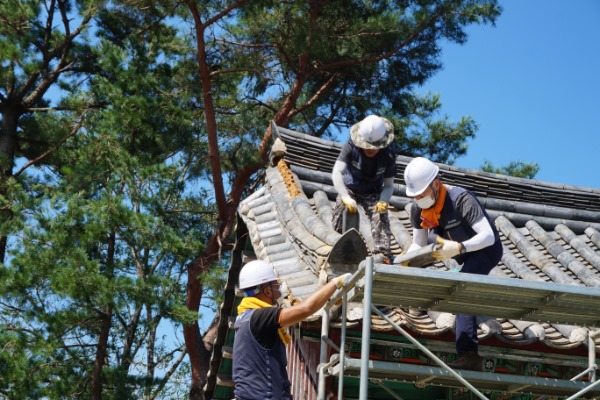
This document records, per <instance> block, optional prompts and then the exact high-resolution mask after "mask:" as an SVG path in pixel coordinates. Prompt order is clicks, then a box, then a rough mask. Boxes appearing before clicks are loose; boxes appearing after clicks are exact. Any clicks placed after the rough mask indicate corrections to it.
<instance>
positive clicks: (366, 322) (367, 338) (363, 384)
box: [359, 257, 373, 400]
mask: <svg viewBox="0 0 600 400" xmlns="http://www.w3.org/2000/svg"><path fill="white" fill-rule="evenodd" d="M366 264H367V265H366V270H365V295H364V299H363V308H364V314H363V328H362V344H361V350H360V395H359V400H368V399H367V396H368V394H369V354H370V344H371V300H372V292H373V257H367V262H366Z"/></svg>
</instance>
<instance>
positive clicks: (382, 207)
mask: <svg viewBox="0 0 600 400" xmlns="http://www.w3.org/2000/svg"><path fill="white" fill-rule="evenodd" d="M373 209H374V210H375V212H376V213H384V212H386V211H387V210H388V203H387V201H379V202H377V204H375V207H374V208H373Z"/></svg>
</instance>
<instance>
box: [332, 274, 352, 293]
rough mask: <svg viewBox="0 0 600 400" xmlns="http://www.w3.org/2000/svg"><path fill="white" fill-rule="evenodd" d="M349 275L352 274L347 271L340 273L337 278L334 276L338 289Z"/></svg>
mask: <svg viewBox="0 0 600 400" xmlns="http://www.w3.org/2000/svg"><path fill="white" fill-rule="evenodd" d="M351 276H352V274H351V273H349V272H347V273H345V274H344V275H340V276H338V277H337V278H335V287H336V288H338V289H341V288H342V287H344V285H345V284H346V279H348V278H349V277H351Z"/></svg>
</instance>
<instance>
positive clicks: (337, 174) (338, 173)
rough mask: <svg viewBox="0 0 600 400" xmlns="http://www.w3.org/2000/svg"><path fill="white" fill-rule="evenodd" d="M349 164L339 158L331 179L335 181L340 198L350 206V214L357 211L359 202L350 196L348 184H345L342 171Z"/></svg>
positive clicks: (334, 184) (334, 165)
mask: <svg viewBox="0 0 600 400" xmlns="http://www.w3.org/2000/svg"><path fill="white" fill-rule="evenodd" d="M346 167H347V165H346V163H345V162H344V161H341V160H337V161H336V162H335V164H333V171H332V172H331V180H332V181H333V187H334V188H335V190H336V191H337V192H338V194H339V195H340V199H341V200H342V202H343V203H344V204H345V205H346V208H348V211H349V212H350V214H353V213H355V212H356V210H357V208H358V204H356V200H354V199H353V198H352V197H350V194H349V193H348V189H346V184H344V177H343V175H342V173H343V172H344V170H345V169H346Z"/></svg>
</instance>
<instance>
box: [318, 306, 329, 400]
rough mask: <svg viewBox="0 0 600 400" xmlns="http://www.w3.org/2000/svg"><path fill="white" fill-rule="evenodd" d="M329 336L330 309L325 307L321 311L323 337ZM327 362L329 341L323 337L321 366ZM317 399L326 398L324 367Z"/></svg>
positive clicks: (320, 376) (320, 356)
mask: <svg viewBox="0 0 600 400" xmlns="http://www.w3.org/2000/svg"><path fill="white" fill-rule="evenodd" d="M328 336H329V309H328V308H324V309H323V312H322V313H321V338H323V337H328ZM326 362H327V343H326V342H325V340H323V339H321V352H320V355H319V363H320V364H319V366H320V367H322V366H323V365H325V363H326ZM317 399H318V400H325V374H324V373H323V368H321V369H320V370H319V387H318V391H317Z"/></svg>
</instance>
